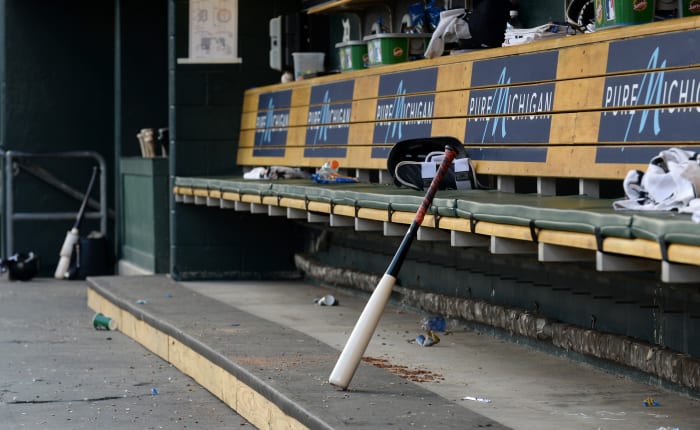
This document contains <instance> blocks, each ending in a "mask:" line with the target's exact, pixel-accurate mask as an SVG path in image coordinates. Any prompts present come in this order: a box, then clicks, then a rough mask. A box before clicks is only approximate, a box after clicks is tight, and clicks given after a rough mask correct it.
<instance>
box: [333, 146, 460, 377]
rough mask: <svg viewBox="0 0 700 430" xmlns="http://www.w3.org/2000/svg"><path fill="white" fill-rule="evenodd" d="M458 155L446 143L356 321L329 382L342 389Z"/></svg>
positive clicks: (354, 367)
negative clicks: (444, 177) (423, 196)
mask: <svg viewBox="0 0 700 430" xmlns="http://www.w3.org/2000/svg"><path fill="white" fill-rule="evenodd" d="M456 156H457V150H456V149H455V148H453V147H452V146H450V145H446V146H445V157H444V158H443V160H442V163H440V167H439V168H438V170H437V172H436V173H435V177H434V178H433V180H432V182H431V183H430V187H429V188H428V191H427V192H426V194H425V198H424V199H423V203H421V205H420V207H419V208H418V211H417V212H416V217H415V218H414V219H413V222H412V223H411V225H410V226H409V227H408V231H407V232H406V235H404V237H403V240H402V241H401V244H400V245H399V248H398V249H397V251H396V253H395V254H394V257H393V258H392V260H391V263H390V264H389V266H388V267H387V269H386V272H384V275H383V276H382V278H381V279H380V280H379V283H378V284H377V286H376V287H375V288H374V291H373V292H372V294H371V295H370V297H369V300H368V301H367V304H366V305H365V307H364V309H363V310H362V313H361V314H360V317H359V318H358V320H357V322H356V323H355V328H353V330H352V332H351V333H350V337H349V338H348V341H347V343H346V344H345V347H344V348H343V351H342V352H341V353H340V357H339V358H338V361H337V362H336V364H335V367H334V368H333V371H332V372H331V375H330V377H329V378H328V382H330V384H331V385H333V386H335V387H337V388H340V389H342V390H345V389H347V387H348V385H350V380H351V379H352V377H353V376H354V375H355V371H356V370H357V367H358V366H359V365H360V361H361V360H362V355H363V354H364V353H365V350H366V349H367V345H369V341H370V339H372V335H373V334H374V331H375V330H376V328H377V324H378V323H379V318H381V316H382V313H383V312H384V308H385V307H386V304H387V302H388V301H389V297H390V296H391V291H392V289H393V288H394V284H396V277H397V276H398V274H399V270H400V269H401V265H402V264H403V261H404V259H405V258H406V254H408V250H409V248H410V247H411V243H412V242H413V240H414V239H415V237H416V234H417V232H418V227H420V225H421V224H422V223H423V218H424V217H425V213H426V212H427V211H428V209H430V205H431V204H432V202H433V198H434V197H435V193H436V192H437V190H438V187H439V186H440V182H442V178H443V176H444V175H445V172H447V169H448V168H449V167H450V164H452V160H454V158H455V157H456Z"/></svg>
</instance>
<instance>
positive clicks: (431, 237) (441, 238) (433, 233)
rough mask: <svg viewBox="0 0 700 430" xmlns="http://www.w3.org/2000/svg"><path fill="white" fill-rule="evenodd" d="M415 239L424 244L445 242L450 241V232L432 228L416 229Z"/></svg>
mask: <svg viewBox="0 0 700 430" xmlns="http://www.w3.org/2000/svg"><path fill="white" fill-rule="evenodd" d="M416 239H418V240H422V241H426V242H447V241H449V240H450V232H448V231H446V230H440V229H439V228H432V227H418V233H417V234H416Z"/></svg>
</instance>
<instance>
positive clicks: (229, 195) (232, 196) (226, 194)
mask: <svg viewBox="0 0 700 430" xmlns="http://www.w3.org/2000/svg"><path fill="white" fill-rule="evenodd" d="M221 198H222V199H224V200H230V201H238V200H241V195H240V194H239V193H234V192H231V191H223V192H222V193H221Z"/></svg>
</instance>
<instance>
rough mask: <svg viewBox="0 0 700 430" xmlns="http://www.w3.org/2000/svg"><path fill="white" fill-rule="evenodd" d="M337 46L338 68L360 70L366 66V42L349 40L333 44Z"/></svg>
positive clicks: (344, 70)
mask: <svg viewBox="0 0 700 430" xmlns="http://www.w3.org/2000/svg"><path fill="white" fill-rule="evenodd" d="M335 47H336V48H338V58H339V59H340V70H341V71H343V72H347V71H348V70H361V69H364V68H365V67H367V61H368V59H367V42H363V41H361V40H349V41H347V42H339V43H336V44H335Z"/></svg>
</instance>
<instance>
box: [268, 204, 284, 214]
mask: <svg viewBox="0 0 700 430" xmlns="http://www.w3.org/2000/svg"><path fill="white" fill-rule="evenodd" d="M267 215H268V216H286V215H287V208H283V207H281V206H273V205H268V206H267Z"/></svg>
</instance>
